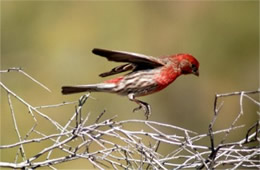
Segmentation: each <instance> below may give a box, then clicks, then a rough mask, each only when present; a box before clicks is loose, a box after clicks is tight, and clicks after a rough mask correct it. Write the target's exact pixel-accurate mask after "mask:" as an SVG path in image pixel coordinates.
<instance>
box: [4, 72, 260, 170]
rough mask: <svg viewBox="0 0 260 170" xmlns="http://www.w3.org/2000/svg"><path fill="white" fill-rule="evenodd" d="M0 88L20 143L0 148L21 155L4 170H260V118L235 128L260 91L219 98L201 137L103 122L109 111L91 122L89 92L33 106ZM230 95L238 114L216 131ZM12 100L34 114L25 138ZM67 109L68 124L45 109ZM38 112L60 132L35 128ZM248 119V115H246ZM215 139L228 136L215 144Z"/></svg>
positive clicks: (154, 125)
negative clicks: (69, 165) (67, 166)
mask: <svg viewBox="0 0 260 170" xmlns="http://www.w3.org/2000/svg"><path fill="white" fill-rule="evenodd" d="M10 71H17V72H19V73H22V74H23V75H25V76H26V77H28V78H30V79H31V80H32V81H33V82H35V83H37V84H39V85H40V86H42V87H43V85H42V84H41V83H39V82H38V81H36V80H35V79H34V78H32V77H31V76H30V75H28V74H27V73H25V72H24V71H22V69H21V68H10V69H7V70H0V73H8V72H10ZM0 86H1V87H2V88H3V89H4V90H5V91H6V92H7V97H6V100H7V101H8V105H9V108H10V111H11V115H12V118H13V119H12V120H13V121H12V122H10V124H11V123H12V126H13V127H14V129H15V132H16V134H17V136H18V140H17V142H15V143H12V144H5V145H1V146H0V149H5V150H10V149H14V148H17V150H18V152H17V153H20V154H17V156H16V159H15V160H16V161H14V162H4V161H3V162H0V167H6V168H13V169H35V168H37V167H43V168H46V167H49V168H51V169H56V165H58V164H61V163H64V162H68V161H74V160H77V159H85V160H86V162H87V163H88V166H89V165H92V166H90V167H89V168H96V169H109V168H113V169H184V168H191V169H194V168H197V169H202V168H206V169H216V168H225V166H227V167H228V168H230V167H231V169H239V168H255V169H256V168H258V169H259V168H260V160H259V159H258V158H259V155H260V148H259V133H260V129H259V120H257V121H256V122H254V124H253V123H252V124H253V125H252V126H251V127H250V128H249V129H245V127H247V126H245V125H237V122H238V120H239V119H240V118H241V116H242V115H243V114H244V109H245V108H246V107H244V103H243V100H244V99H248V100H249V101H250V102H251V103H253V104H255V105H257V106H259V105H260V102H259V101H258V100H256V99H254V96H252V95H255V94H259V93H260V91H259V90H256V91H241V92H233V93H225V94H216V96H215V101H214V106H213V107H214V116H213V119H212V121H211V122H210V124H209V127H208V133H204V134H199V133H197V132H194V131H191V130H189V129H186V128H183V127H178V126H174V125H170V124H166V123H162V122H156V121H149V120H137V119H134V120H116V117H117V116H114V117H112V118H110V119H106V120H102V119H101V118H103V115H104V114H106V112H105V111H104V112H102V113H100V114H99V116H98V117H97V118H96V120H94V121H93V122H91V120H90V119H89V117H90V113H87V114H86V113H84V112H83V111H82V109H83V107H86V106H85V103H86V102H87V99H89V98H91V96H90V94H86V95H83V96H82V97H81V98H80V99H79V101H77V102H75V101H73V102H61V103H58V104H50V105H45V106H44V105H42V106H37V107H35V106H32V105H30V104H29V102H27V101H25V100H24V99H23V98H21V97H20V96H18V95H17V94H16V93H14V92H13V91H11V90H10V89H9V88H8V87H7V86H5V85H4V83H2V82H0ZM44 87H45V86H44ZM45 89H46V88H45ZM231 96H239V102H238V105H239V109H240V110H239V113H238V115H237V117H236V118H235V119H234V120H233V121H232V122H231V124H230V126H229V128H225V129H218V130H214V125H215V123H216V122H217V121H219V120H218V115H219V114H220V113H221V108H222V106H223V104H224V102H223V101H222V102H221V103H220V104H218V100H219V99H220V98H226V97H231ZM14 100H16V101H18V102H19V103H22V104H23V105H25V106H26V107H27V108H28V112H29V113H30V114H29V116H30V115H31V116H32V118H33V121H34V122H33V125H32V127H31V128H30V130H29V131H28V132H27V133H26V135H24V136H23V135H22V134H21V133H20V131H21V129H19V128H20V127H21V126H20V125H18V123H17V120H16V119H17V117H16V112H15V111H16V110H15V103H16V102H13V101H14ZM66 105H73V106H75V112H74V113H73V114H72V116H71V118H70V119H68V120H67V122H66V123H65V125H64V126H61V125H60V123H58V122H59V120H53V119H52V118H50V117H49V116H47V115H46V114H45V113H43V111H44V112H45V111H52V109H54V108H57V107H64V106H66ZM39 109H41V112H40V111H39ZM35 113H37V114H38V115H40V116H41V117H43V118H45V119H46V120H48V122H49V123H50V124H51V125H52V126H54V127H56V131H55V132H51V133H50V132H46V131H44V130H37V128H36V127H38V126H39V125H41V124H42V122H41V121H40V120H37V118H38V117H36V116H38V115H34V114H35ZM245 113H246V112H245ZM244 116H247V115H246V114H244ZM129 125H130V126H129ZM139 125H141V126H139ZM133 126H134V127H135V129H137V130H133V129H132V128H131V127H133ZM129 127H130V128H129ZM138 127H142V128H138ZM144 129H145V130H144ZM240 129H244V130H246V131H247V133H246V134H245V135H244V137H242V138H241V139H240V140H238V141H233V142H227V140H226V139H227V138H228V137H229V136H230V133H231V132H232V131H237V130H240ZM176 134H178V135H176ZM35 135H37V137H36V136H35ZM216 136H224V137H223V138H222V140H221V141H220V142H219V143H217V142H216V140H215V138H217V137H216ZM205 138H209V143H208V144H205V143H204V142H203V140H204V139H205ZM147 141H149V142H147ZM42 142H44V143H45V144H46V143H47V145H45V146H42V145H39V144H40V143H42ZM248 144H250V145H248ZM31 145H38V148H39V150H38V151H30V152H31V153H30V154H26V153H27V152H28V151H27V150H26V148H30V146H31ZM166 145H167V146H168V150H167V153H166V154H165V152H161V151H160V150H162V149H159V146H160V148H163V147H165V146H166ZM208 145H209V146H208ZM25 146H26V147H25ZM249 146H250V147H249ZM60 153H62V155H60ZM25 155H26V156H25ZM29 155H30V156H29ZM59 155H60V156H59ZM20 156H21V158H20ZM14 157H15V155H14ZM1 161H2V160H1ZM19 161H20V162H19ZM75 168H76V167H75Z"/></svg>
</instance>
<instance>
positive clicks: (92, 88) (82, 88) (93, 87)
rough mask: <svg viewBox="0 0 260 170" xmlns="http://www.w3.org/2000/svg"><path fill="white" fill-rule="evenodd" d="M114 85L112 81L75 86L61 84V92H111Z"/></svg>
mask: <svg viewBox="0 0 260 170" xmlns="http://www.w3.org/2000/svg"><path fill="white" fill-rule="evenodd" d="M114 87H115V84H112V83H100V84H89V85H77V86H62V87H61V88H62V91H61V92H62V94H65V95H66V94H73V93H81V92H87V91H88V92H111V90H112V89H113V88H114Z"/></svg>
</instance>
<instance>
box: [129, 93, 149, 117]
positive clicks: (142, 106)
mask: <svg viewBox="0 0 260 170" xmlns="http://www.w3.org/2000/svg"><path fill="white" fill-rule="evenodd" d="M128 98H129V100H131V101H134V102H135V103H137V104H138V105H139V107H137V108H134V110H133V112H136V111H137V110H140V109H143V110H144V115H145V116H146V120H148V118H149V116H150V115H151V106H150V105H149V104H148V103H146V102H143V101H141V100H137V99H136V98H135V96H134V94H133V93H130V94H129V95H128Z"/></svg>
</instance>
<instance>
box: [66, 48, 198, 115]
mask: <svg viewBox="0 0 260 170" xmlns="http://www.w3.org/2000/svg"><path fill="white" fill-rule="evenodd" d="M92 52H93V53H94V54H96V55H98V56H101V57H105V58H106V59H107V60H108V61H114V62H120V63H124V64H122V65H119V66H117V67H115V68H113V69H111V70H110V71H108V72H104V73H102V74H100V75H99V76H100V77H108V76H112V75H115V74H119V73H123V72H127V73H126V74H125V75H121V76H118V77H116V78H112V79H109V80H106V81H103V82H102V83H97V84H87V85H74V86H62V94H64V95H68V94H74V93H80V92H108V93H116V94H119V95H122V96H127V97H128V99H129V100H130V101H133V102H135V103H137V104H138V105H139V106H138V107H136V108H134V109H133V112H136V111H138V110H140V109H143V111H144V114H145V116H146V119H148V118H149V117H150V115H151V106H150V105H149V104H148V103H146V102H144V101H141V100H139V99H137V98H136V97H141V96H146V95H149V94H152V93H155V92H158V91H160V90H162V89H164V88H166V87H167V86H168V85H169V84H171V83H172V82H174V80H175V79H176V78H177V77H179V76H181V75H188V74H193V75H196V76H199V62H198V60H197V59H196V58H195V57H193V56H192V55H190V54H187V53H179V54H174V55H167V56H161V57H152V56H147V55H144V54H138V53H133V52H125V51H116V50H107V49H101V48H94V49H93V50H92Z"/></svg>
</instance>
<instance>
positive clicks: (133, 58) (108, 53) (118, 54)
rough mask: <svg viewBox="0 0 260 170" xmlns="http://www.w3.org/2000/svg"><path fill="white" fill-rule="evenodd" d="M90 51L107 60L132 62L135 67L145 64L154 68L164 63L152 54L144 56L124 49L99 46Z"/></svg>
mask: <svg viewBox="0 0 260 170" xmlns="http://www.w3.org/2000/svg"><path fill="white" fill-rule="evenodd" d="M92 52H93V53H94V54H96V55H99V56H102V57H106V58H107V59H108V60H109V61H115V62H128V63H133V64H135V65H137V67H138V66H139V65H141V66H142V67H143V66H147V67H150V68H151V67H152V68H155V67H160V66H163V65H164V63H163V62H162V61H160V60H159V59H157V58H155V57H152V56H146V55H143V54H137V53H130V52H124V51H113V50H105V49H100V48H94V49H93V50H92Z"/></svg>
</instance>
